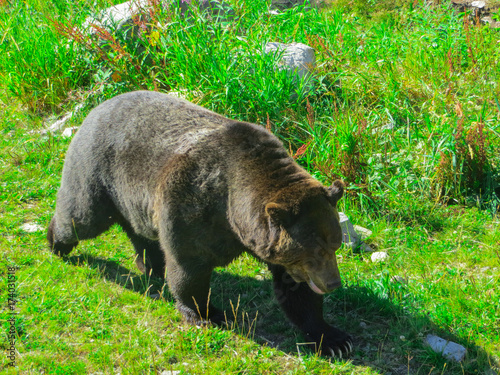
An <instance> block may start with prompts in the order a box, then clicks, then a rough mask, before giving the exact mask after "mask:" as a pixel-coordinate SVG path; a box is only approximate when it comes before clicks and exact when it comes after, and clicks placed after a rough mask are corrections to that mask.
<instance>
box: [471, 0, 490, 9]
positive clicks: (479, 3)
mask: <svg viewBox="0 0 500 375" xmlns="http://www.w3.org/2000/svg"><path fill="white" fill-rule="evenodd" d="M470 5H471V6H473V7H474V8H479V9H482V8H484V7H485V5H486V3H485V2H484V1H473V2H472V3H470Z"/></svg>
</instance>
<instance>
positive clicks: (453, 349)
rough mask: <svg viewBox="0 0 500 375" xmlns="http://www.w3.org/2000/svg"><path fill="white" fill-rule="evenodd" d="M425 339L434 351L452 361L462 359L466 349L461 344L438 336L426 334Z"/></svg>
mask: <svg viewBox="0 0 500 375" xmlns="http://www.w3.org/2000/svg"><path fill="white" fill-rule="evenodd" d="M425 341H426V342H427V344H429V345H430V347H431V348H432V350H434V351H435V352H436V353H441V354H442V355H443V357H445V358H447V359H449V360H452V361H456V362H460V361H462V360H463V359H464V358H465V354H466V353H467V349H465V348H464V347H463V346H462V345H460V344H457V343H455V342H452V341H447V340H445V339H442V338H441V337H438V336H434V335H427V337H426V339H425Z"/></svg>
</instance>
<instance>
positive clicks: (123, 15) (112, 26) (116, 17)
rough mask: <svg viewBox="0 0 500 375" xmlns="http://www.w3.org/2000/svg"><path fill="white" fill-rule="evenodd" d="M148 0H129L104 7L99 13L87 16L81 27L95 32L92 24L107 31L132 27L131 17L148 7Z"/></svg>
mask: <svg viewBox="0 0 500 375" xmlns="http://www.w3.org/2000/svg"><path fill="white" fill-rule="evenodd" d="M148 5H149V4H148V0H130V1H126V2H124V3H121V4H117V5H114V6H112V7H109V8H106V9H104V10H103V11H101V12H100V13H99V14H97V15H94V16H90V17H88V18H87V19H86V20H85V22H84V23H83V28H84V29H88V30H89V31H90V32H91V33H94V32H96V30H95V28H94V27H93V25H95V26H98V27H102V28H104V29H106V30H108V31H113V30H120V29H123V28H124V27H127V28H133V26H136V25H134V22H133V18H134V17H136V16H139V15H140V14H141V13H142V12H144V11H145V9H147V8H148Z"/></svg>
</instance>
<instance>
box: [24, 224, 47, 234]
mask: <svg viewBox="0 0 500 375" xmlns="http://www.w3.org/2000/svg"><path fill="white" fill-rule="evenodd" d="M21 229H22V230H23V231H25V232H27V233H34V232H38V231H40V230H43V227H42V226H41V225H39V224H36V223H24V224H23V225H21Z"/></svg>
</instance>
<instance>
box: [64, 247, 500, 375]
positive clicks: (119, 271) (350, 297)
mask: <svg viewBox="0 0 500 375" xmlns="http://www.w3.org/2000/svg"><path fill="white" fill-rule="evenodd" d="M66 261H68V262H69V263H71V264H73V265H75V266H78V265H81V264H83V263H86V264H88V265H89V266H90V267H91V268H94V269H97V270H99V272H100V274H101V275H102V276H103V277H104V278H105V279H106V280H110V281H113V282H115V283H116V284H118V285H120V286H122V287H124V288H126V289H129V290H132V291H134V292H137V293H140V294H144V295H146V294H148V293H149V294H150V295H153V294H158V293H161V292H163V295H162V297H163V299H164V300H165V301H166V302H167V303H174V299H173V297H172V295H171V294H170V293H169V292H168V287H167V286H166V285H165V283H164V282H163V280H162V279H160V278H157V277H148V276H146V275H141V274H140V273H139V272H138V271H132V270H130V269H128V268H126V267H123V266H122V265H120V263H119V262H117V261H115V260H112V259H103V258H99V257H93V256H90V255H87V254H82V255H78V256H76V255H75V256H70V257H67V258H66ZM211 298H212V302H213V303H214V305H215V306H217V307H219V308H223V309H224V310H225V311H226V314H227V316H228V319H229V320H231V321H233V322H235V323H234V324H235V325H234V326H233V331H235V333H237V334H239V335H241V336H245V337H249V338H252V339H253V340H254V341H255V342H257V343H258V344H261V345H267V346H270V347H274V348H277V349H279V350H281V351H282V352H285V353H287V354H289V355H295V356H297V355H304V354H306V355H311V351H310V350H309V349H307V345H306V342H305V339H304V337H303V336H302V335H301V333H300V332H299V331H298V330H297V329H296V328H294V327H293V326H292V325H291V323H289V321H288V320H287V319H286V317H285V315H284V313H283V312H282V311H281V309H280V307H279V305H278V302H277V301H276V299H275V298H274V293H273V287H272V282H271V280H257V279H256V278H253V277H246V276H245V277H244V276H238V275H235V274H232V273H229V272H226V271H224V270H216V271H214V273H213V276H212V283H211ZM324 312H325V318H326V320H327V321H328V322H329V323H330V324H332V325H334V326H336V327H338V328H340V329H342V330H344V331H347V332H349V333H350V334H351V335H352V336H353V337H354V345H355V349H354V352H353V353H352V354H351V355H350V356H349V357H348V359H349V360H350V361H352V363H353V364H354V365H360V366H369V367H372V368H374V369H376V370H378V371H381V372H382V373H383V374H394V375H403V374H417V373H418V374H430V373H431V372H433V369H434V370H435V371H436V373H444V374H446V373H450V374H454V373H460V374H478V373H488V371H490V370H489V368H490V366H491V367H496V368H498V367H499V364H498V363H496V362H494V360H493V359H492V358H490V357H489V356H488V354H487V353H486V352H485V351H484V349H482V348H480V347H477V346H476V345H475V344H474V343H473V342H472V341H469V340H467V339H463V338H459V337H457V336H455V335H453V334H451V333H450V332H447V331H444V330H443V329H441V328H439V327H437V326H436V325H435V324H434V323H433V322H432V321H431V320H430V319H429V318H428V317H427V316H425V315H422V314H412V313H408V312H406V311H404V309H403V308H401V307H400V306H397V305H395V304H393V303H392V302H391V301H389V300H388V299H384V298H381V297H380V296H378V295H377V294H376V293H375V292H374V291H372V290H370V289H368V288H366V287H360V286H352V285H350V286H347V287H344V288H342V289H340V290H337V291H335V292H333V293H331V294H329V295H327V296H326V297H325V305H324ZM427 334H435V335H438V336H440V337H443V338H445V339H447V340H450V341H453V342H456V343H459V344H461V345H463V346H465V347H466V348H467V351H468V354H467V357H466V359H465V360H464V361H463V362H462V363H461V364H456V363H453V362H450V361H447V360H446V359H444V358H443V357H442V356H441V354H437V353H434V352H432V350H431V349H430V348H428V347H427V346H426V345H425V344H424V339H425V336H426V335H427ZM325 360H328V359H327V358H325ZM488 363H489V365H488ZM492 373H494V372H492Z"/></svg>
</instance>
